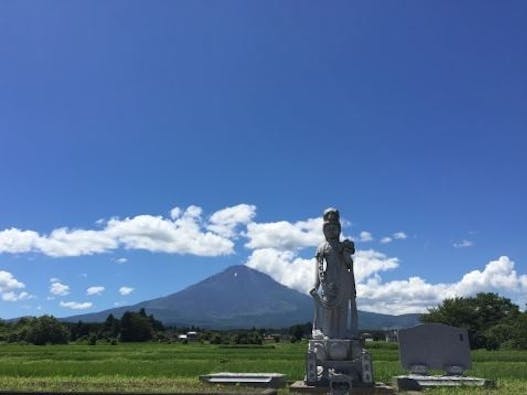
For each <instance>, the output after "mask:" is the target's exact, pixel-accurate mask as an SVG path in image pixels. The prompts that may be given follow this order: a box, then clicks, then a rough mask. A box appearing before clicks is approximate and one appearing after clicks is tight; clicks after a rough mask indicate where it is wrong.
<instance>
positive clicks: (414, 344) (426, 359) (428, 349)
mask: <svg viewBox="0 0 527 395" xmlns="http://www.w3.org/2000/svg"><path fill="white" fill-rule="evenodd" d="M399 353H400V357H401V365H402V366H403V368H405V369H407V370H409V371H410V374H409V375H403V376H396V377H395V378H394V382H395V383H396V386H397V388H398V389H399V390H405V391H411V390H421V389H423V388H427V387H442V386H461V385H473V386H492V385H494V383H493V382H492V381H490V380H486V379H481V378H477V377H466V376H463V373H464V372H465V371H466V370H468V369H470V368H471V367H472V360H471V358H470V344H469V338H468V333H467V330H466V329H462V328H456V327H453V326H449V325H445V324H439V323H431V324H424V325H418V326H416V327H414V328H409V329H401V330H400V331H399ZM430 369H439V370H443V371H444V372H445V373H446V375H443V376H437V375H436V376H433V375H429V371H430Z"/></svg>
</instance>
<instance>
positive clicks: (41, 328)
mask: <svg viewBox="0 0 527 395" xmlns="http://www.w3.org/2000/svg"><path fill="white" fill-rule="evenodd" d="M69 335H70V334H69V332H68V330H67V329H66V327H65V326H64V325H63V324H61V323H60V322H59V321H58V320H57V319H56V318H55V317H53V316H49V315H43V316H41V317H39V318H34V319H33V320H31V321H30V322H29V324H28V328H27V331H26V333H25V339H24V340H25V341H27V342H28V343H33V344H37V345H42V344H47V343H50V344H65V343H67V342H68V338H69Z"/></svg>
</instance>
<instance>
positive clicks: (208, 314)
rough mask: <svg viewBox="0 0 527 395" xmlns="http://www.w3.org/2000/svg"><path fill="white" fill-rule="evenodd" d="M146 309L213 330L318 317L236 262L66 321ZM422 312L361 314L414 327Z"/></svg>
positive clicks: (374, 324) (375, 321) (298, 297)
mask: <svg viewBox="0 0 527 395" xmlns="http://www.w3.org/2000/svg"><path fill="white" fill-rule="evenodd" d="M141 308H144V309H145V310H146V312H147V313H148V314H154V316H155V317H156V318H157V319H159V320H161V321H162V322H163V323H165V324H169V325H195V326H201V327H209V328H218V329H225V328H250V327H253V326H255V327H260V328H262V327H266V328H282V327H287V326H291V325H294V324H298V323H305V322H308V321H311V320H312V317H313V301H312V299H311V298H310V297H308V296H307V295H304V294H302V293H300V292H297V291H295V290H293V289H290V288H287V287H285V286H283V285H281V284H279V283H278V282H276V281H274V280H273V279H272V278H271V277H269V276H268V275H266V274H264V273H261V272H258V271H256V270H254V269H251V268H248V267H247V266H232V267H229V268H227V269H226V270H224V271H223V272H221V273H218V274H215V275H213V276H211V277H209V278H207V279H205V280H203V281H201V282H199V283H197V284H194V285H192V286H190V287H188V288H186V289H184V290H182V291H180V292H177V293H174V294H171V295H168V296H164V297H161V298H156V299H152V300H147V301H144V302H141V303H138V304H136V305H133V306H127V307H119V308H116V309H109V310H105V311H101V312H99V313H93V314H84V315H78V316H73V317H68V318H64V319H63V320H64V321H70V322H71V321H79V320H82V321H85V322H98V321H104V320H105V319H106V317H107V316H108V314H113V315H114V316H117V317H120V316H121V315H122V314H123V313H124V312H125V311H127V310H134V311H135V310H139V309H141ZM416 323H417V315H405V316H400V317H397V316H390V315H383V314H376V313H368V312H359V324H360V327H361V328H368V329H377V328H379V329H380V328H392V327H393V328H398V327H408V326H413V325H415V324H416Z"/></svg>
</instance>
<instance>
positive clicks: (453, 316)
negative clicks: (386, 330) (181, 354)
mask: <svg viewBox="0 0 527 395" xmlns="http://www.w3.org/2000/svg"><path fill="white" fill-rule="evenodd" d="M421 321H422V322H425V323H426V322H440V323H444V324H447V325H452V326H456V327H461V328H465V329H467V331H468V334H469V339H470V346H471V348H473V349H476V348H486V349H490V350H495V349H500V348H501V349H527V312H525V311H523V312H522V311H521V310H520V308H519V307H518V306H517V305H516V304H514V303H512V302H511V300H510V299H507V298H504V297H501V296H499V295H498V294H495V293H479V294H477V295H476V296H474V297H456V298H449V299H445V300H444V301H443V302H442V303H441V304H440V305H438V306H437V307H434V308H431V309H429V310H428V312H427V313H426V314H423V315H422V316H421ZM191 330H192V331H197V332H199V338H198V340H200V341H203V342H207V343H211V344H233V345H236V344H262V343H263V341H264V339H265V338H267V339H269V338H270V339H271V340H273V341H276V342H278V341H280V340H281V339H284V338H286V339H288V340H290V341H292V342H296V341H300V340H302V339H303V338H307V337H309V335H310V333H311V323H309V322H308V323H305V324H298V325H293V326H291V327H289V328H284V329H278V330H277V329H256V328H252V329H250V330H229V331H213V330H200V328H196V327H189V328H174V327H165V326H164V325H163V324H162V323H161V322H160V321H158V320H156V319H155V317H154V316H153V315H152V314H150V315H147V314H146V312H145V310H144V309H141V310H139V311H138V312H133V311H127V312H125V313H124V314H123V316H122V317H121V318H120V319H119V318H116V317H114V316H113V315H112V314H110V315H109V316H108V317H107V318H106V320H105V321H104V322H102V323H85V322H82V321H79V322H77V323H63V322H60V321H59V320H57V319H56V318H54V317H52V316H49V315H44V316H41V317H31V318H21V319H20V320H18V321H16V322H10V323H8V322H4V321H1V320H0V342H18V343H31V344H37V345H40V344H66V343H68V342H77V343H87V344H96V343H97V342H107V343H110V344H116V343H117V342H142V341H152V340H154V341H159V342H171V341H177V340H178V333H186V332H188V331H191ZM369 332H370V331H369ZM270 333H272V334H273V335H269V334H270ZM379 333H380V335H379V336H378V337H379V339H381V338H382V336H381V335H382V332H379ZM374 337H375V336H374Z"/></svg>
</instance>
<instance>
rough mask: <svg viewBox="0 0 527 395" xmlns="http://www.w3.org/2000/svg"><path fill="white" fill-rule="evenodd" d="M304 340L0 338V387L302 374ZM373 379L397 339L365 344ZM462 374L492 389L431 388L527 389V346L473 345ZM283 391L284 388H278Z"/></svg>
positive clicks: (384, 370) (131, 384) (387, 370)
mask: <svg viewBox="0 0 527 395" xmlns="http://www.w3.org/2000/svg"><path fill="white" fill-rule="evenodd" d="M306 346H307V344H306V343H296V344H291V343H276V344H268V345H264V346H261V347H258V346H252V347H225V346H220V345H209V344H199V343H198V344H156V343H140V344H139V343H137V344H118V345H99V344H98V345H95V346H89V345H73V344H71V345H63V346H56V345H55V346H32V345H12V344H1V345H0V390H3V391H10V390H11V391H13V390H32V391H33V390H34V391H45V390H46V391H108V392H115V391H130V392H132V391H149V392H150V391H151V392H153V393H155V392H156V391H157V392H175V393H177V392H178V391H179V392H181V391H188V390H196V391H199V390H205V385H204V384H200V383H199V381H198V376H199V375H201V374H207V373H211V372H224V371H229V372H278V373H285V374H287V375H288V378H289V380H300V379H302V378H303V376H304V353H305V350H306ZM368 349H369V350H370V352H371V353H372V357H373V361H374V374H375V379H376V381H383V382H390V381H391V377H392V376H394V375H397V374H403V373H404V371H403V370H402V369H401V368H400V366H399V354H398V350H397V346H396V344H387V343H371V344H368ZM472 358H473V369H472V370H471V371H469V372H467V374H468V375H472V376H477V377H485V378H490V379H495V380H496V381H497V388H496V389H482V388H476V389H470V388H461V389H456V390H454V389H448V388H447V389H443V390H434V391H427V393H430V394H476V393H477V394H527V351H483V350H478V351H474V352H473V354H472ZM282 392H283V393H287V390H283V391H282Z"/></svg>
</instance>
